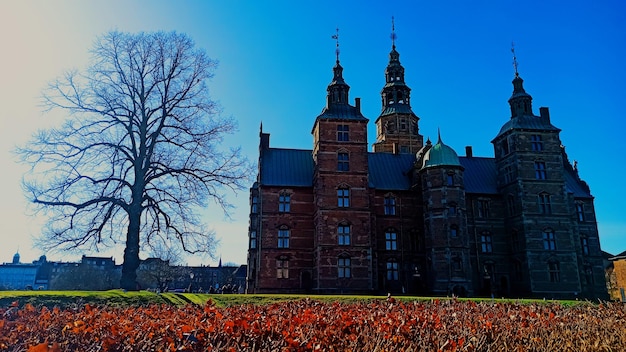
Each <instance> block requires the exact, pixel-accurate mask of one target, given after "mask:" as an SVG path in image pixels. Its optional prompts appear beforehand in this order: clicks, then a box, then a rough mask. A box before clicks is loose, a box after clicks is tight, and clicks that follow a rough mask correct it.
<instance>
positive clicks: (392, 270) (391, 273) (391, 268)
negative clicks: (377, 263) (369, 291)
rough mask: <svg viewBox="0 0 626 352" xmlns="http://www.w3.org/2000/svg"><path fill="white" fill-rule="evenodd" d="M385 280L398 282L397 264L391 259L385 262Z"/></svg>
mask: <svg viewBox="0 0 626 352" xmlns="http://www.w3.org/2000/svg"><path fill="white" fill-rule="evenodd" d="M387 280H388V281H397V280H398V262H396V261H395V260H393V259H392V260H389V261H388V262H387Z"/></svg>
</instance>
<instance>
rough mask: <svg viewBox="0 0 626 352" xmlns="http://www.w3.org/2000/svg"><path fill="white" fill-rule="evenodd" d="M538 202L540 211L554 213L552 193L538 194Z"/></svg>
mask: <svg viewBox="0 0 626 352" xmlns="http://www.w3.org/2000/svg"><path fill="white" fill-rule="evenodd" d="M537 197H538V198H537V204H538V205H539V212H540V213H541V214H552V202H551V200H550V195H549V194H546V193H542V194H540V195H538V196H537Z"/></svg>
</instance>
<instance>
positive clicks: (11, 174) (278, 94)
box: [0, 0, 626, 265]
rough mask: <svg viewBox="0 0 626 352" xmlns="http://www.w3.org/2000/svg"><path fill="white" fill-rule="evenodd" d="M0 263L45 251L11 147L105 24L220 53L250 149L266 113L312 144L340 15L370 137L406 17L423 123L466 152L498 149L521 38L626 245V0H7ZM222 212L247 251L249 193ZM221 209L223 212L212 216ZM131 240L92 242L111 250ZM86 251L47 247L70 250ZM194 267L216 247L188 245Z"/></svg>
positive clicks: (541, 99) (38, 124) (225, 228)
mask: <svg viewBox="0 0 626 352" xmlns="http://www.w3.org/2000/svg"><path fill="white" fill-rule="evenodd" d="M0 14H2V15H1V17H2V19H1V20H0V46H1V50H0V107H1V109H0V165H2V174H1V176H0V177H1V181H2V182H0V193H1V194H2V197H0V262H7V261H10V260H11V258H12V256H13V254H14V253H15V252H16V251H17V250H18V249H19V252H20V254H21V256H22V261H23V262H30V261H32V260H33V259H36V258H38V257H39V256H40V255H41V254H44V253H42V252H41V251H40V250H38V249H36V248H32V239H31V238H32V237H33V236H36V235H37V234H38V233H39V231H40V227H41V221H42V219H38V218H35V217H33V216H32V215H31V214H30V212H29V210H28V208H27V202H26V199H25V197H24V195H23V194H22V191H21V188H20V180H21V177H22V174H23V173H24V172H25V171H26V170H27V167H26V166H24V165H21V164H18V163H16V157H15V156H14V155H13V154H12V150H13V149H14V147H15V146H16V145H19V144H23V143H26V142H27V141H28V139H29V137H30V136H31V135H32V133H33V132H34V131H36V130H37V129H39V128H45V127H47V126H53V125H58V124H59V123H60V121H62V119H63V118H64V116H63V115H62V114H58V113H57V114H43V113H42V109H41V107H40V105H39V96H40V94H41V90H42V89H43V88H44V87H45V85H46V83H47V82H49V81H50V80H52V79H54V78H55V77H56V76H58V75H60V74H61V73H62V72H63V71H64V70H67V69H72V68H78V69H82V68H84V67H85V66H86V65H87V63H88V60H89V49H90V48H91V45H92V42H93V41H94V39H95V38H96V36H97V35H100V34H103V33H105V32H107V31H109V30H113V29H117V30H120V31H129V32H137V31H155V30H166V31H170V30H175V31H179V32H184V33H187V34H188V35H189V36H190V37H191V38H193V39H194V40H195V41H196V44H197V45H198V46H200V47H202V48H204V49H205V50H206V51H207V53H208V55H209V56H210V57H212V58H213V59H216V60H218V61H219V67H218V69H217V71H216V72H215V77H214V79H213V80H212V81H211V82H210V83H209V88H210V89H211V95H212V97H213V98H214V99H215V100H217V101H218V102H220V103H221V106H222V108H223V112H224V114H226V115H232V116H233V117H235V118H236V119H237V120H238V121H239V132H238V133H237V134H236V135H235V136H233V137H232V138H230V139H229V141H228V143H230V144H232V145H241V146H242V149H243V152H244V154H245V155H247V156H248V158H249V159H250V160H252V161H254V160H256V158H257V157H258V134H259V125H260V123H261V122H262V123H263V130H264V131H265V132H269V133H270V134H271V140H270V145H271V146H273V147H282V148H298V149H311V148H312V137H311V134H310V132H311V128H312V126H313V122H314V119H315V117H316V116H317V115H318V114H319V113H320V111H321V109H322V108H323V107H324V104H325V96H326V86H327V85H328V83H329V82H330V81H331V78H332V67H333V65H334V61H335V42H334V41H333V40H332V39H331V36H332V35H333V34H334V33H335V28H337V27H338V28H339V34H340V45H341V64H342V66H343V67H344V78H345V80H346V82H347V83H348V84H349V85H350V86H351V89H350V99H351V101H353V100H354V98H355V97H361V99H362V111H363V113H364V115H365V116H366V117H368V118H369V119H370V125H369V142H370V144H371V143H372V142H373V141H374V139H375V129H374V127H375V126H374V121H375V119H376V117H378V114H379V113H380V109H381V98H380V91H381V89H382V87H383V85H384V70H385V67H386V65H387V62H388V54H389V51H390V49H391V40H390V32H391V17H392V16H394V17H395V28H396V34H397V40H396V45H397V50H398V51H399V53H400V61H401V63H402V64H403V66H404V67H405V73H406V76H405V79H406V82H407V84H408V85H409V86H410V87H411V88H412V92H411V94H412V95H411V104H412V108H413V111H414V112H415V113H416V114H417V115H418V116H419V117H420V118H421V120H420V125H419V127H420V133H421V134H423V135H424V136H426V137H428V136H429V137H430V138H431V139H434V138H436V134H437V129H438V128H440V129H441V135H442V139H443V140H444V142H445V143H446V144H448V145H450V146H452V147H453V148H454V149H455V150H456V151H457V153H459V155H463V154H464V148H465V146H466V145H471V146H473V148H474V155H476V156H489V157H492V156H493V146H492V144H491V143H490V142H491V140H492V139H493V137H495V136H496V134H497V132H498V131H499V129H500V127H501V126H502V125H503V124H504V123H505V122H506V121H507V120H508V119H509V117H510V111H509V107H508V103H507V100H508V98H509V97H510V95H511V92H512V85H511V80H512V79H513V76H514V71H513V66H512V56H511V51H510V49H511V42H512V41H514V42H515V48H516V54H517V58H518V62H519V72H520V75H521V77H522V78H523V79H524V87H525V88H526V91H527V92H528V93H529V94H531V95H532V96H533V107H534V112H535V114H538V112H539V107H541V106H547V107H550V113H551V120H552V123H553V124H554V125H555V126H557V127H559V128H561V129H562V132H561V140H562V142H563V144H564V145H565V146H566V151H567V153H568V155H569V158H570V160H571V161H573V160H576V161H578V168H579V172H580V175H581V177H582V178H583V179H584V180H585V181H587V182H588V184H589V185H590V187H591V191H592V194H593V195H594V196H595V206H596V215H597V219H598V226H599V230H600V242H601V245H602V248H603V249H604V250H605V251H608V252H609V253H612V254H617V253H619V252H622V251H624V250H626V216H625V215H624V211H623V210H622V209H621V204H624V199H626V191H625V190H624V182H623V179H624V178H625V177H626V157H625V155H626V137H625V132H626V123H625V122H624V118H625V117H626V114H625V111H626V110H625V108H624V104H625V103H626V98H625V97H626V68H625V67H626V64H625V63H624V58H625V57H626V3H625V2H624V1H622V0H606V1H591V0H588V1H579V0H574V1H543V0H540V1H535V0H529V1H523V2H520V1H509V0H500V1H480V0H477V1H466V0H448V1H413V0H406V1H362V0H361V1H339V0H333V1H326V0H322V1H234V0H233V1H217V0H216V1H155V0H150V1H147V0H146V1H127V0H125V1H121V0H112V1H83V0H76V1H61V0H59V1H43V0H42V1H24V0H14V1H10V0H7V1H2V2H1V3H0ZM230 200H231V201H232V202H233V203H234V204H235V205H236V206H237V209H236V210H235V211H234V212H233V213H232V220H231V221H229V220H226V219H224V217H223V216H221V215H220V214H219V212H218V207H217V206H216V205H211V206H210V207H209V209H207V210H206V213H207V223H208V224H209V226H211V227H212V228H213V229H214V230H215V231H216V232H217V234H218V237H219V238H220V239H221V247H220V248H219V249H218V250H217V251H216V254H217V255H218V257H219V256H220V255H221V257H222V260H223V262H235V263H244V262H245V260H246V250H247V226H248V219H247V214H248V194H247V192H246V191H244V192H241V193H239V194H238V195H237V196H236V197H235V196H232V197H231V199H230ZM216 214H217V215H216ZM121 253H122V252H121V251H119V250H118V251H117V252H115V251H111V252H104V253H84V254H87V255H106V256H114V257H115V258H116V260H117V263H121V261H122V259H121V258H122V255H121ZM80 254H81V253H72V254H63V253H48V258H49V259H51V260H74V259H76V258H79V257H80ZM187 262H188V263H189V264H205V265H214V264H216V263H217V259H215V260H214V259H210V258H199V257H190V258H187Z"/></svg>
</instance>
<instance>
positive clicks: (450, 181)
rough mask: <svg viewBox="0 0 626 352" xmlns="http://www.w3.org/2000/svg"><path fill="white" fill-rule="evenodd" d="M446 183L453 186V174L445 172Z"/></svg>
mask: <svg viewBox="0 0 626 352" xmlns="http://www.w3.org/2000/svg"><path fill="white" fill-rule="evenodd" d="M446 185H448V186H454V175H453V174H447V175H446Z"/></svg>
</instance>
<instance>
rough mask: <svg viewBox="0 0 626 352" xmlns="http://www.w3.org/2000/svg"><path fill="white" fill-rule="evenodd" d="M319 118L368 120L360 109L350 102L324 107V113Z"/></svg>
mask: <svg viewBox="0 0 626 352" xmlns="http://www.w3.org/2000/svg"><path fill="white" fill-rule="evenodd" d="M317 118H318V119H340V120H363V121H367V118H365V116H363V114H361V112H360V111H359V109H357V108H356V107H354V106H352V105H348V104H329V106H327V107H324V109H322V113H321V114H320V115H319V116H318V117H317Z"/></svg>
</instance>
